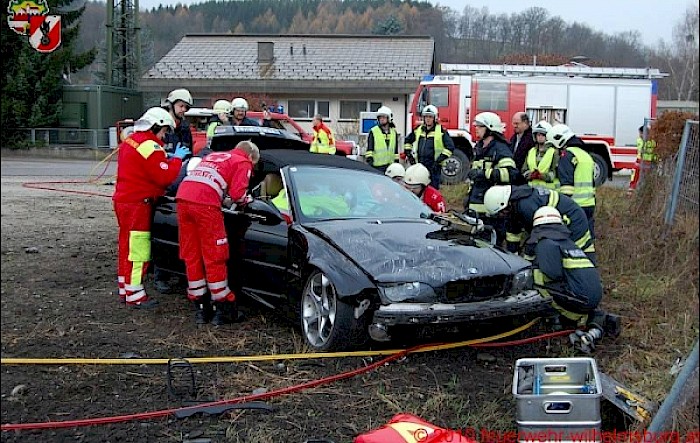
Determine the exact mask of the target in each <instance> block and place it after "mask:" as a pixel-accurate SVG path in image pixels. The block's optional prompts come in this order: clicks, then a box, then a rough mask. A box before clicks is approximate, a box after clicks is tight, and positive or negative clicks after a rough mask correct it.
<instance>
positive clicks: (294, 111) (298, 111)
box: [287, 100, 330, 119]
mask: <svg viewBox="0 0 700 443" xmlns="http://www.w3.org/2000/svg"><path fill="white" fill-rule="evenodd" d="M329 108H330V102H328V101H324V100H289V101H288V102H287V114H289V116H290V117H292V118H308V119H311V118H313V117H314V115H316V114H321V115H322V116H324V117H326V118H328V117H330V114H329Z"/></svg>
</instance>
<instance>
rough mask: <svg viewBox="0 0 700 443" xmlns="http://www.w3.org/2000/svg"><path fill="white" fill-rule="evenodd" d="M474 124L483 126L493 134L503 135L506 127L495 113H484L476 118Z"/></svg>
mask: <svg viewBox="0 0 700 443" xmlns="http://www.w3.org/2000/svg"><path fill="white" fill-rule="evenodd" d="M474 124H475V125H476V126H483V127H485V128H486V129H488V130H489V131H491V132H497V133H499V134H503V132H504V131H505V129H506V127H505V125H504V124H503V122H502V121H501V117H499V116H498V114H494V113H493V112H482V113H480V114H477V115H476V117H474Z"/></svg>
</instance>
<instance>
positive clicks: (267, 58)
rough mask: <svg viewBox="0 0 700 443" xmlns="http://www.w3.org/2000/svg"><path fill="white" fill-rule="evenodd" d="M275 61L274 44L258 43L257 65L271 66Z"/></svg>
mask: <svg viewBox="0 0 700 443" xmlns="http://www.w3.org/2000/svg"><path fill="white" fill-rule="evenodd" d="M274 61H275V44H274V43H273V42H258V64H271V63H273V62H274Z"/></svg>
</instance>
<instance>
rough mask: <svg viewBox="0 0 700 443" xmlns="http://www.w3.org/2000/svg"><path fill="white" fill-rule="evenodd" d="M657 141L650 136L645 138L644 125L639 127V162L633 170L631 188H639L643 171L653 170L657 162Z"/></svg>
mask: <svg viewBox="0 0 700 443" xmlns="http://www.w3.org/2000/svg"><path fill="white" fill-rule="evenodd" d="M655 150H656V142H655V141H654V140H652V139H650V138H648V135H647V140H646V141H645V140H644V126H640V127H639V137H637V164H636V165H635V167H634V169H633V170H632V176H631V177H630V187H629V189H630V190H635V189H637V185H638V184H639V178H640V176H641V175H642V173H644V174H646V173H647V172H649V171H651V169H652V166H653V165H654V164H655V163H656V161H657V158H656V152H655Z"/></svg>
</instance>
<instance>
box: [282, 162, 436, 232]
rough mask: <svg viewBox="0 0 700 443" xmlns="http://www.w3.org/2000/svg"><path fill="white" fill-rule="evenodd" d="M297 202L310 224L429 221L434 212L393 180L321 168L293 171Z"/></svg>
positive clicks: (308, 167)
mask: <svg viewBox="0 0 700 443" xmlns="http://www.w3.org/2000/svg"><path fill="white" fill-rule="evenodd" d="M289 172H290V174H289V175H290V177H291V180H292V186H293V189H294V194H295V199H296V200H297V201H298V202H299V205H300V207H301V212H302V215H303V217H304V218H305V219H308V220H329V219H339V218H371V219H378V218H380V219H383V218H411V219H415V218H425V217H427V216H428V215H429V214H430V212H431V211H430V208H429V207H428V206H427V205H425V204H424V203H423V202H422V201H421V200H420V199H419V198H418V197H416V196H415V195H414V194H413V193H411V192H409V191H407V190H406V189H404V188H403V187H402V186H401V185H399V184H398V183H396V182H394V181H393V180H391V179H390V178H389V177H386V176H384V175H379V174H373V173H371V172H365V171H358V170H353V169H341V168H333V167H321V166H294V167H290V168H289Z"/></svg>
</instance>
